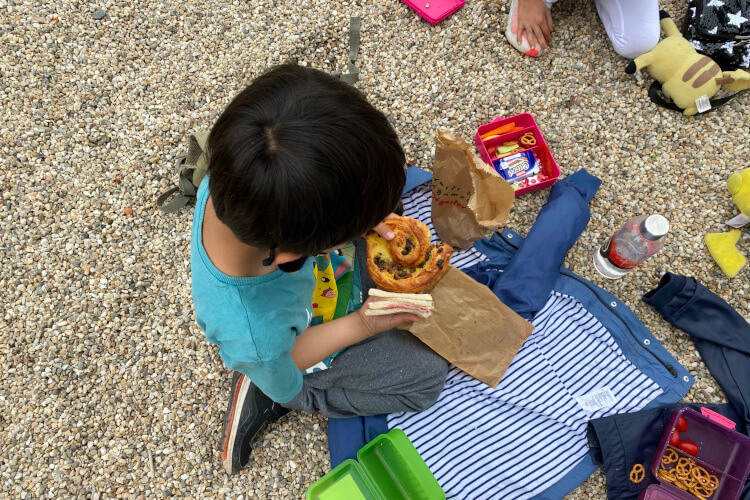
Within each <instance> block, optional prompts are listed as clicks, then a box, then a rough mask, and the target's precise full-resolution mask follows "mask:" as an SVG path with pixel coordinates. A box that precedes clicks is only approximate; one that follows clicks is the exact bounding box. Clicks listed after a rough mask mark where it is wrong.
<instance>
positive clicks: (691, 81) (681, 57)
mask: <svg viewBox="0 0 750 500" xmlns="http://www.w3.org/2000/svg"><path fill="white" fill-rule="evenodd" d="M659 17H660V18H661V28H662V30H664V32H665V33H666V35H667V37H666V38H664V39H663V40H662V41H660V42H659V43H658V44H656V47H654V48H653V49H651V50H650V51H649V52H646V53H645V54H643V55H641V56H638V57H636V58H635V59H634V60H633V61H631V62H630V64H628V66H627V68H625V72H626V73H628V74H631V75H632V74H633V73H635V72H636V71H637V70H640V69H643V68H648V72H649V74H651V76H652V77H654V78H655V79H656V80H657V81H659V82H660V83H661V84H662V93H663V94H664V96H665V97H668V98H670V99H672V101H673V102H674V103H675V104H676V105H677V106H678V107H679V108H680V109H682V110H683V113H684V114H685V115H686V116H691V115H694V114H696V113H697V112H698V106H697V103H696V101H698V100H699V99H704V101H703V103H705V104H706V105H708V99H710V98H711V97H713V96H714V95H715V94H716V93H717V92H718V91H719V89H720V88H721V86H722V85H724V87H725V88H727V89H728V90H731V91H733V92H739V91H741V90H745V89H747V88H750V73H748V72H746V71H743V70H736V71H724V72H722V71H721V68H720V67H719V65H718V64H716V63H715V62H714V61H713V59H711V58H710V57H708V56H704V55H701V54H699V53H698V52H696V50H695V49H694V48H693V46H692V45H690V42H688V41H687V40H686V39H685V38H683V37H682V35H681V34H680V31H679V30H678V29H677V26H675V24H674V21H672V18H671V17H669V14H667V13H666V12H664V11H663V10H662V11H659ZM703 103H701V104H703Z"/></svg>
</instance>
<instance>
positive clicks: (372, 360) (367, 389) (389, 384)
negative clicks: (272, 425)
mask: <svg viewBox="0 0 750 500" xmlns="http://www.w3.org/2000/svg"><path fill="white" fill-rule="evenodd" d="M355 245H356V249H357V258H358V260H359V268H360V276H361V277H362V290H363V291H364V294H365V299H366V298H367V290H369V289H370V288H373V287H374V286H375V285H374V284H373V282H372V279H371V278H370V276H369V274H368V273H367V264H366V262H365V260H364V258H365V257H364V256H365V252H364V241H363V240H358V241H356V242H355ZM447 371H448V364H447V363H446V362H445V360H444V359H443V358H441V357H440V356H438V355H437V354H435V352H434V351H432V349H430V348H429V347H427V346H426V345H425V344H423V343H422V342H421V341H420V340H419V339H417V338H416V337H414V336H413V335H412V334H411V333H409V332H406V331H402V330H395V329H394V330H388V331H386V332H383V333H380V334H378V335H375V336H374V337H370V338H369V339H367V340H364V341H362V342H360V343H358V344H354V345H352V346H350V347H348V348H347V349H346V350H345V351H344V352H342V353H341V354H340V355H339V356H337V357H336V358H335V359H334V360H333V363H332V364H331V367H330V368H328V369H327V370H323V371H319V372H314V373H310V374H307V375H305V376H304V377H303V387H302V391H300V393H299V394H297V395H296V396H295V397H294V398H293V399H292V400H291V401H289V402H287V403H284V404H283V406H284V407H285V408H290V409H293V410H305V411H308V412H311V413H314V412H318V411H319V412H321V413H322V414H323V415H325V416H326V417H353V416H357V415H377V414H380V413H393V412H399V411H422V410H425V409H427V408H429V407H430V406H432V405H433V403H435V401H437V398H438V396H440V392H441V391H442V390H443V385H444V384H445V377H446V374H447Z"/></svg>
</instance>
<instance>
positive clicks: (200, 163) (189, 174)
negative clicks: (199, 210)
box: [156, 130, 210, 214]
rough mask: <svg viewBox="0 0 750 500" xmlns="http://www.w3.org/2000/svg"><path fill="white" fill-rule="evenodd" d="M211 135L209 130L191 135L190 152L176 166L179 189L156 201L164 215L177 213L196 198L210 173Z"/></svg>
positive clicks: (163, 194) (178, 159)
mask: <svg viewBox="0 0 750 500" xmlns="http://www.w3.org/2000/svg"><path fill="white" fill-rule="evenodd" d="M209 133H210V131H209V130H203V131H200V132H196V133H194V134H190V139H189V142H188V151H187V153H186V154H184V155H180V156H178V157H177V162H176V165H175V170H176V171H177V178H178V179H177V187H173V188H172V189H170V190H169V191H167V192H165V193H162V194H161V195H160V196H159V197H158V198H157V199H156V206H157V207H158V208H159V210H160V211H161V212H162V213H165V214H172V213H175V212H177V211H178V210H179V209H181V208H182V207H184V206H185V205H187V204H188V203H189V202H190V200H192V199H193V198H195V194H196V192H197V190H198V186H200V184H201V182H202V181H203V178H204V177H205V176H206V172H208V159H209V156H208V153H207V151H206V149H207V148H206V146H207V143H208V135H209ZM170 198H171V199H170ZM167 200H169V201H167Z"/></svg>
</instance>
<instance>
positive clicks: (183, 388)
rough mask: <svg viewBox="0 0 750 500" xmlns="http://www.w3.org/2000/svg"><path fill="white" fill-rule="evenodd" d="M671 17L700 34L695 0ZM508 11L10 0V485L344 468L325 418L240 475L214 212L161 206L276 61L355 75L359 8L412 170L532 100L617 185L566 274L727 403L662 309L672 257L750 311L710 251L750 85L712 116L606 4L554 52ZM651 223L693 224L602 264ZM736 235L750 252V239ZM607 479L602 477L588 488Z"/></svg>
mask: <svg viewBox="0 0 750 500" xmlns="http://www.w3.org/2000/svg"><path fill="white" fill-rule="evenodd" d="M660 6H661V7H662V8H664V9H665V10H667V11H669V12H671V13H672V14H673V15H674V17H675V20H676V22H677V24H678V25H680V24H681V23H682V18H683V16H684V14H685V13H686V12H687V8H688V1H687V0H679V1H678V0H667V1H666V2H664V3H662V4H661V5H660ZM105 8H106V11H105ZM334 10H335V11H336V13H334ZM506 11H507V2H504V3H500V4H497V3H496V2H476V1H471V2H467V3H466V5H465V6H464V7H463V8H462V9H461V10H460V11H458V12H457V13H456V14H454V15H453V16H451V17H450V18H448V19H447V20H445V21H443V22H442V23H440V24H438V25H436V26H431V25H429V24H428V23H426V22H425V21H423V20H422V19H421V18H419V17H418V16H417V15H416V14H415V13H414V12H413V11H412V10H411V9H409V8H408V7H407V6H406V5H404V4H402V3H400V2H360V1H355V0H344V1H341V2H331V1H329V0H304V1H303V2H299V3H297V2H272V1H271V0H254V1H239V0H212V1H210V2H209V1H207V0H188V1H176V0H160V1H159V2H145V3H144V2H141V3H138V2H135V3H133V2H108V3H106V5H103V6H102V8H100V9H98V10H96V11H95V12H94V13H92V14H89V13H88V11H85V10H84V11H81V10H76V9H71V8H70V5H69V4H68V3H65V2H63V1H62V0H49V1H48V2H44V5H42V6H41V7H40V6H39V5H38V3H34V2H32V1H31V0H13V1H12V2H11V1H9V2H6V3H5V4H4V7H3V15H2V19H1V20H0V26H1V29H0V44H1V45H2V47H3V48H4V50H2V51H0V72H2V75H3V78H2V80H3V84H2V87H0V108H2V109H3V120H2V122H0V135H2V137H3V140H2V141H0V166H4V168H0V191H2V193H3V197H2V202H1V203H0V220H2V224H3V227H2V234H3V238H2V243H0V249H2V255H3V265H2V266H0V303H2V304H3V308H2V312H0V358H2V360H3V376H2V378H0V407H2V411H0V497H3V498H58V497H59V498H70V497H78V496H88V497H91V498H99V497H101V498H113V497H117V498H121V497H124V498H156V497H163V496H172V495H174V496H180V497H183V496H184V497H194V498H202V497H217V496H218V497H229V498H238V497H240V495H242V497H243V498H282V499H286V498H301V497H303V496H304V494H305V491H306V490H307V488H308V487H309V485H310V484H312V483H313V482H314V481H315V480H317V479H318V478H319V477H321V476H322V475H323V474H324V473H325V472H326V471H327V470H328V469H329V457H328V445H327V437H326V430H327V424H326V419H325V418H323V417H321V416H320V415H309V414H303V413H293V414H291V415H290V416H289V417H288V418H286V419H285V420H283V421H281V422H279V423H278V425H273V426H271V427H269V428H268V429H267V430H266V431H264V433H263V434H262V436H261V439H260V442H259V445H258V446H257V447H256V449H255V450H254V452H253V454H252V456H251V457H250V464H249V466H248V467H247V468H246V469H244V470H243V471H242V472H241V473H240V474H239V475H237V476H233V477H229V476H227V475H226V474H225V473H224V472H223V470H222V468H221V461H220V452H219V446H220V443H221V428H222V421H223V417H224V411H225V409H226V403H227V397H228V395H229V384H230V380H231V374H230V372H229V371H228V370H227V369H226V368H225V367H224V366H223V364H222V362H221V359H220V358H219V355H218V352H217V350H216V348H215V347H214V346H212V345H211V344H209V343H208V342H207V341H206V340H205V338H204V336H203V334H202V333H201V331H200V329H199V328H198V326H197V325H196V323H195V319H194V315H193V311H192V302H191V294H190V270H189V247H190V228H191V219H192V212H193V210H192V208H190V207H188V208H186V209H184V210H183V211H181V212H180V213H177V214H173V215H162V214H161V213H159V212H158V210H157V209H156V208H155V205H154V201H155V199H156V197H157V196H158V195H159V194H160V193H162V192H164V191H166V190H167V189H169V188H170V187H172V186H173V185H174V182H175V176H174V159H175V158H176V156H177V155H179V154H181V153H183V152H184V151H185V147H186V143H187V134H188V133H189V132H192V131H197V130H203V129H206V128H209V127H210V126H211V124H212V123H213V121H214V120H215V119H216V118H217V117H218V115H219V114H220V113H221V111H222V109H223V108H224V106H226V104H227V103H228V102H229V101H230V100H231V99H232V98H233V97H234V96H235V95H236V93H237V92H239V91H240V90H241V89H243V88H244V87H245V86H246V85H247V84H248V83H249V82H250V81H251V80H252V78H253V77H254V76H256V75H257V74H259V73H260V72H261V71H262V70H263V69H264V68H267V67H269V66H271V65H274V64H277V63H280V62H282V61H285V60H288V59H290V58H296V59H297V60H298V61H299V62H300V63H301V64H306V65H308V66H312V67H316V68H319V69H322V70H324V71H329V72H333V71H343V70H345V67H346V62H347V56H348V29H349V17H350V16H352V15H360V16H362V34H361V46H360V47H361V48H360V54H359V58H358V60H357V67H358V68H359V69H360V71H361V79H360V82H358V83H357V87H358V88H359V89H361V90H362V91H363V92H364V93H365V94H366V95H367V96H368V98H369V99H370V100H371V102H372V103H373V104H374V105H375V106H376V107H378V108H379V109H381V110H383V111H384V112H385V113H386V114H387V115H388V117H389V119H390V121H391V123H392V124H393V126H394V127H395V128H396V130H397V131H398V133H399V136H400V137H401V141H402V144H403V147H404V150H405V152H406V156H407V161H409V162H410V163H413V164H415V165H417V166H420V167H423V168H426V169H428V170H429V169H430V168H431V167H432V155H433V152H434V145H435V140H434V137H435V129H436V128H438V127H443V128H447V129H449V130H451V131H453V132H454V133H456V134H459V135H461V136H463V137H464V138H466V139H468V140H472V138H473V137H474V133H475V131H476V128H477V127H478V126H479V125H481V124H483V123H487V122H489V121H491V120H492V119H494V118H495V117H498V116H509V115H513V114H517V113H521V112H530V113H532V114H533V115H534V117H535V118H536V120H537V122H538V123H539V126H540V128H541V130H542V132H543V133H544V135H545V137H546V138H548V139H549V142H550V144H551V146H552V152H553V154H554V155H555V158H556V159H557V162H558V164H559V165H560V167H561V169H562V172H563V175H569V174H571V173H573V172H575V171H577V170H578V169H580V168H586V169H588V170H589V171H590V172H591V173H592V174H594V175H596V176H598V177H600V178H601V179H602V180H603V184H602V186H601V189H600V190H599V192H598V193H597V195H596V196H595V197H594V199H593V200H592V202H591V222H590V223H589V225H588V227H587V228H586V230H585V231H584V233H583V235H582V236H581V238H580V239H579V240H578V242H577V243H576V244H575V246H574V247H573V248H572V250H571V251H570V253H569V254H568V256H567V260H566V265H567V266H568V267H569V268H570V269H572V270H573V271H575V272H577V273H579V274H581V275H582V276H583V277H585V278H587V279H589V280H591V281H592V282H594V283H596V284H597V285H599V286H601V287H603V288H604V289H606V290H608V291H610V292H611V293H613V294H614V295H616V296H618V297H619V298H620V299H621V300H623V301H624V302H625V303H626V304H627V305H628V306H629V307H631V308H632V309H633V311H634V312H635V314H636V315H637V316H638V317H640V318H641V319H642V320H643V322H644V323H645V324H646V326H647V327H648V328H649V329H650V330H651V331H652V332H653V333H654V335H655V336H656V338H657V339H658V340H659V341H660V342H661V343H662V344H663V345H664V347H666V348H667V349H668V350H669V351H670V352H671V353H672V354H673V355H674V356H675V357H676V358H677V360H678V361H680V362H681V363H682V365H683V366H685V367H687V368H688V369H689V370H690V372H691V373H692V374H693V375H694V376H695V377H696V383H695V384H694V385H693V387H692V388H691V390H690V392H689V393H688V394H687V396H686V397H685V401H699V402H710V403H719V402H724V401H726V399H725V397H724V395H723V393H722V392H721V390H720V389H719V387H718V386H717V385H716V382H715V381H714V379H713V378H712V377H711V374H710V373H709V372H708V370H707V368H706V366H705V364H704V363H703V362H702V361H701V359H700V354H699V353H698V352H697V351H696V350H695V347H694V344H693V342H692V341H691V339H690V338H689V337H688V336H687V335H686V334H685V333H683V332H681V331H679V330H677V329H675V328H673V327H671V326H669V325H668V324H667V323H665V322H664V321H663V320H662V319H661V318H660V317H659V316H658V315H657V314H656V313H655V312H654V310H653V309H651V308H650V307H648V306H646V305H645V304H644V303H643V302H642V301H641V300H640V297H641V296H642V295H643V293H645V292H647V291H648V290H650V289H651V288H653V287H654V286H656V284H657V283H658V281H659V278H660V277H661V274H662V272H663V271H666V270H669V271H673V272H676V273H681V274H685V275H689V276H694V277H695V278H697V279H698V280H699V281H700V282H701V283H703V284H704V285H706V286H707V287H708V288H710V289H711V290H713V291H715V292H716V293H718V294H719V295H720V296H721V297H723V298H724V299H725V300H727V301H728V302H729V303H730V304H731V305H733V306H734V307H735V308H737V310H738V311H739V312H740V314H742V315H743V316H745V317H750V300H749V299H750V280H748V271H747V268H745V269H744V270H742V271H741V272H740V275H739V276H737V277H736V278H734V279H732V280H729V279H727V278H726V277H725V276H724V275H723V274H722V273H721V271H720V270H719V269H718V267H717V266H716V265H715V263H714V262H713V260H712V259H711V257H710V256H709V254H708V252H707V250H706V248H705V246H704V244H703V236H704V235H705V233H706V232H708V231H724V230H725V229H726V227H725V226H724V221H725V220H727V219H728V218H730V217H732V216H733V215H734V214H735V212H736V208H735V206H734V205H733V204H732V201H731V197H730V196H729V194H728V192H727V189H726V181H727V178H728V177H729V175H730V174H731V173H733V172H735V171H738V170H740V169H742V168H745V167H747V159H748V158H750V131H749V130H750V129H749V128H748V126H747V125H748V123H749V122H748V117H750V109H749V107H750V97H746V96H747V94H745V95H744V96H741V97H739V98H737V99H734V100H733V101H731V102H730V103H729V104H727V105H726V106H724V107H722V108H720V109H717V110H714V111H711V112H710V113H709V114H707V115H705V116H702V117H694V118H685V117H683V116H682V115H680V114H677V113H675V112H673V111H669V110H664V109H660V108H656V107H655V106H654V105H653V104H652V103H651V102H650V101H649V100H648V95H647V89H648V86H649V85H650V83H651V79H650V77H649V76H648V75H647V74H638V75H635V76H631V75H626V74H625V73H624V71H623V69H624V67H625V66H626V64H627V61H626V60H624V59H622V58H620V57H619V56H617V55H616V54H615V53H614V51H613V50H612V49H611V45H610V43H609V41H608V39H607V37H606V34H605V33H604V30H603V28H602V24H601V21H600V20H599V18H598V16H597V14H596V9H595V8H594V6H593V4H591V3H589V2H588V1H586V0H561V1H560V2H558V3H557V4H556V5H555V6H554V8H553V10H552V15H553V18H554V20H555V31H554V41H553V45H552V49H551V52H550V53H549V54H548V55H546V56H544V57H542V58H540V59H537V60H531V59H527V58H524V57H522V56H520V55H519V54H518V53H517V52H516V51H515V50H514V49H513V48H511V47H510V46H509V45H508V44H507V42H506V41H505V39H504V36H503V34H502V32H503V31H504V26H505V23H506V15H507V14H506ZM89 16H91V17H93V18H94V19H98V20H101V19H102V18H104V17H105V16H106V17H107V19H108V20H110V21H112V22H105V23H93V24H92V23H91V22H90V21H91V19H90V17H89ZM55 19H56V20H58V22H54V20H55ZM175 54H178V55H179V54H183V55H182V56H177V57H176V56H175ZM547 194H548V192H547V191H541V192H537V193H532V194H529V195H526V196H523V197H521V198H518V199H517V201H516V204H515V206H514V208H513V211H512V213H511V216H510V219H509V221H508V224H507V225H508V226H509V227H511V228H513V229H515V230H517V231H519V232H520V233H522V234H525V233H526V232H527V231H528V229H529V227H531V224H532V223H533V222H534V219H535V217H536V214H537V213H538V211H539V209H540V208H541V206H542V204H543V203H544V202H545V201H546V199H547ZM127 209H130V210H127ZM131 211H132V212H131ZM654 211H656V212H660V213H662V214H663V215H665V216H666V217H667V218H668V219H669V220H670V222H671V224H672V231H671V233H670V235H669V237H668V239H667V245H666V247H665V249H664V250H663V251H662V252H661V253H660V254H658V255H656V256H655V257H654V258H652V259H651V260H650V261H649V262H647V263H646V264H644V265H642V266H640V267H639V268H637V269H636V270H635V271H633V272H632V273H630V274H628V275H627V276H626V277H625V278H623V279H621V280H617V281H609V280H606V279H604V278H602V277H600V276H598V274H597V273H596V271H595V270H594V269H593V267H592V265H591V255H592V253H593V252H594V251H595V249H596V248H597V247H598V246H599V245H601V243H602V242H603V241H604V239H605V238H607V237H608V236H609V235H610V234H611V233H612V231H613V230H615V229H616V228H617V227H618V226H619V225H621V224H622V223H623V222H624V221H625V220H626V219H627V218H628V217H629V216H631V215H634V214H640V213H648V212H654ZM136 214H137V216H135V215H136ZM738 247H739V248H740V249H741V251H743V252H744V253H745V254H747V253H748V252H750V236H748V234H747V232H745V235H744V237H743V238H742V240H741V241H740V243H739V245H738ZM605 492H606V480H605V477H604V474H603V473H602V472H601V470H600V471H597V472H596V473H595V474H594V475H593V476H592V477H591V478H589V479H588V480H587V481H585V482H584V483H583V484H582V485H581V486H580V487H579V488H577V489H576V490H574V491H573V492H572V493H570V495H569V496H568V498H570V499H592V500H593V499H597V500H599V499H601V498H605V496H606V493H605Z"/></svg>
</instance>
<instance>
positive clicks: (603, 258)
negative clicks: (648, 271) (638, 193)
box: [594, 215, 669, 279]
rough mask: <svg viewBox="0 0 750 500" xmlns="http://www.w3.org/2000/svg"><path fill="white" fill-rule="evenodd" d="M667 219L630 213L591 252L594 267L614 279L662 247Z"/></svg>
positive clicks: (666, 228) (665, 234)
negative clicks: (612, 234) (602, 243)
mask: <svg viewBox="0 0 750 500" xmlns="http://www.w3.org/2000/svg"><path fill="white" fill-rule="evenodd" d="M668 231H669V221H667V219H665V218H664V217H663V216H661V215H648V216H646V215H639V216H638V217H633V218H632V219H630V220H629V221H627V222H626V223H625V225H624V226H623V227H622V229H620V230H619V231H617V233H615V235H614V236H612V237H611V238H610V239H608V240H607V242H606V243H605V244H604V245H602V246H601V248H600V249H599V250H598V251H597V252H596V253H595V254H594V267H595V268H596V270H597V271H599V273H600V274H601V275H602V276H604V277H605V278H610V279H617V278H622V277H623V276H625V275H626V274H627V273H628V272H629V271H630V270H631V269H633V268H634V267H635V266H637V265H638V264H640V263H642V262H643V261H645V260H646V259H648V258H649V257H651V256H652V255H654V254H655V253H657V252H658V251H659V250H661V249H662V248H663V247H664V240H665V239H666V237H667V232H668Z"/></svg>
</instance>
